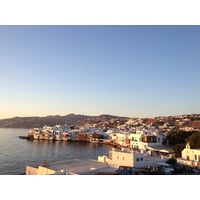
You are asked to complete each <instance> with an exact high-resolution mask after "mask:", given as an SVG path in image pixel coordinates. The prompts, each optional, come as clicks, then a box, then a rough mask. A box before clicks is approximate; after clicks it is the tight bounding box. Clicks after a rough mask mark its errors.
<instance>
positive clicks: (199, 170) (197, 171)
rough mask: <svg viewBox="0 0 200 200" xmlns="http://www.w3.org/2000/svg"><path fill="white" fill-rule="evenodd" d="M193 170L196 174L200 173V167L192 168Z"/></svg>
mask: <svg viewBox="0 0 200 200" xmlns="http://www.w3.org/2000/svg"><path fill="white" fill-rule="evenodd" d="M192 172H193V173H194V174H200V168H199V167H195V168H193V169H192Z"/></svg>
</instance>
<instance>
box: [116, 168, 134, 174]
mask: <svg viewBox="0 0 200 200" xmlns="http://www.w3.org/2000/svg"><path fill="white" fill-rule="evenodd" d="M115 172H119V173H120V174H121V175H137V174H138V168H136V167H130V166H119V168H118V169H117V170H116V171H115Z"/></svg>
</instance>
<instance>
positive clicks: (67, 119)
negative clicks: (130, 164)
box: [0, 114, 128, 128]
mask: <svg viewBox="0 0 200 200" xmlns="http://www.w3.org/2000/svg"><path fill="white" fill-rule="evenodd" d="M127 119H128V118H126V117H117V116H112V115H100V116H87V115H76V114H69V115H66V116H60V115H55V116H53V115H49V116H46V117H14V118H8V119H2V120H0V128H34V127H40V128H42V127H43V126H45V125H48V126H55V125H56V124H67V125H69V126H74V125H89V124H99V123H104V124H105V123H107V122H108V121H110V120H113V121H117V120H118V121H121V120H125V121H126V120H127ZM118 123H119V122H118Z"/></svg>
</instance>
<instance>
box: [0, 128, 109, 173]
mask: <svg viewBox="0 0 200 200" xmlns="http://www.w3.org/2000/svg"><path fill="white" fill-rule="evenodd" d="M29 130H30V129H17V128H16V129H12V128H0V175H20V174H25V172H26V166H27V165H30V166H37V165H40V164H42V163H43V162H44V161H46V162H57V161H61V160H68V159H85V158H89V159H95V160H97V159H98V156H102V155H108V152H109V151H110V150H111V149H112V147H111V146H109V145H105V144H93V143H81V142H67V141H47V140H26V139H20V138H19V136H25V135H26V133H27V132H28V131H29Z"/></svg>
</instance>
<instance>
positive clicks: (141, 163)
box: [98, 148, 169, 168]
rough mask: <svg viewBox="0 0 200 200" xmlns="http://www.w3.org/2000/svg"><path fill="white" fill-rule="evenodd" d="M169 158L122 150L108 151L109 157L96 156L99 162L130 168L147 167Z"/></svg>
mask: <svg viewBox="0 0 200 200" xmlns="http://www.w3.org/2000/svg"><path fill="white" fill-rule="evenodd" d="M168 159H169V157H164V156H148V155H145V154H144V153H138V152H135V151H126V150H125V149H124V148H122V151H121V150H116V149H115V148H113V149H112V151H109V156H105V155H104V156H98V161H99V162H104V163H106V164H108V165H111V166H116V167H119V166H130V167H138V168H140V167H147V166H149V165H155V164H156V163H157V162H166V161H167V160H168Z"/></svg>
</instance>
